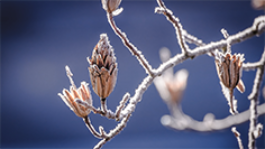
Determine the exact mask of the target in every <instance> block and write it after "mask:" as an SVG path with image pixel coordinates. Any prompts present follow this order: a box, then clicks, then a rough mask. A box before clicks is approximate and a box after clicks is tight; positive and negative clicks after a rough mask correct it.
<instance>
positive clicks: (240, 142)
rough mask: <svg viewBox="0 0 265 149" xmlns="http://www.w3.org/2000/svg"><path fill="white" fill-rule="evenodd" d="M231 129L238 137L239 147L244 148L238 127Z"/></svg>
mask: <svg viewBox="0 0 265 149" xmlns="http://www.w3.org/2000/svg"><path fill="white" fill-rule="evenodd" d="M231 131H232V132H233V133H234V135H235V137H236V139H237V142H238V146H239V149H244V146H243V144H242V140H241V138H240V133H239V132H238V131H237V130H236V127H232V129H231Z"/></svg>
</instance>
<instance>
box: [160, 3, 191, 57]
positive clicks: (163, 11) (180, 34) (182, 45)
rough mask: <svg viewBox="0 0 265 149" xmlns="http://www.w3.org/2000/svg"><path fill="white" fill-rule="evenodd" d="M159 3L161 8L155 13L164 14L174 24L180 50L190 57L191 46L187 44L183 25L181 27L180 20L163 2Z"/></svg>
mask: <svg viewBox="0 0 265 149" xmlns="http://www.w3.org/2000/svg"><path fill="white" fill-rule="evenodd" d="M157 3H158V5H159V7H157V8H156V9H155V12H156V13H160V14H164V15H165V16H166V18H167V20H168V21H170V22H171V23H172V24H173V26H174V28H175V30H176V35H177V40H178V43H179V45H180V48H181V50H182V53H184V54H185V55H189V46H188V45H187V44H186V42H185V39H184V35H183V34H184V33H183V32H184V31H183V28H182V25H181V23H180V21H179V19H178V18H176V17H175V16H174V15H173V13H172V11H170V10H169V9H167V8H166V6H165V4H164V3H163V1H161V0H157Z"/></svg>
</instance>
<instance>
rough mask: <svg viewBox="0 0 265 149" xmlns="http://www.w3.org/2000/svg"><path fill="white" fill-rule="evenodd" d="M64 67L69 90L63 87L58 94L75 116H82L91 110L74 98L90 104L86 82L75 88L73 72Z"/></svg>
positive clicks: (90, 98) (90, 99)
mask: <svg viewBox="0 0 265 149" xmlns="http://www.w3.org/2000/svg"><path fill="white" fill-rule="evenodd" d="M65 69H66V74H67V76H68V78H69V80H70V83H71V86H70V91H68V90H67V89H63V94H61V93H58V95H59V96H60V97H61V98H62V100H63V101H64V102H65V104H66V105H67V106H68V107H69V108H70V109H71V110H72V111H74V113H75V114H76V115H77V116H79V117H81V118H84V117H86V116H87V115H88V114H89V113H90V112H91V110H90V108H89V107H87V106H86V105H84V104H79V103H78V102H76V100H77V99H81V100H82V101H83V102H85V103H87V105H92V97H91V94H90V90H89V88H88V83H86V82H82V83H81V86H80V87H79V88H78V89H77V88H76V86H75V84H74V81H73V79H72V76H73V74H72V73H71V71H70V68H69V67H68V66H66V67H65Z"/></svg>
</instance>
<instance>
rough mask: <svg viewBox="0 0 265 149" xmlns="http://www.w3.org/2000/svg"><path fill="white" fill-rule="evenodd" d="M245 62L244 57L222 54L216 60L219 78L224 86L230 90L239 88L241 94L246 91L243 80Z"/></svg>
mask: <svg viewBox="0 0 265 149" xmlns="http://www.w3.org/2000/svg"><path fill="white" fill-rule="evenodd" d="M244 60H245V59H244V55H241V54H234V55H231V54H230V53H226V54H225V55H223V54H222V53H220V52H219V53H218V54H217V56H216V60H215V64H216V69H217V73H218V77H219V79H220V81H221V82H222V83H223V85H224V86H225V87H227V88H229V89H234V88H235V87H237V89H238V90H239V91H240V92H241V93H243V92H244V91H245V86H244V84H243V81H242V80H241V76H242V63H243V61H244Z"/></svg>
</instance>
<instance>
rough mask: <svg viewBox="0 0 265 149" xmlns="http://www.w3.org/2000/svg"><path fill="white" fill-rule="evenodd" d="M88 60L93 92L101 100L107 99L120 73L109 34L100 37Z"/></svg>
mask: <svg viewBox="0 0 265 149" xmlns="http://www.w3.org/2000/svg"><path fill="white" fill-rule="evenodd" d="M87 60H88V62H89V64H90V67H89V68H88V69H89V73H90V79H91V84H92V87H93V90H94V92H95V93H96V94H97V95H98V96H99V97H100V98H101V99H105V98H106V97H108V96H109V94H110V93H111V92H112V91H113V89H114V87H115V85H116V80H117V73H118V68H117V65H118V64H117V63H116V57H115V54H114V51H113V48H112V46H111V45H110V43H109V40H108V36H107V34H101V35H100V40H99V42H98V43H97V45H96V46H95V48H94V50H93V53H92V56H91V59H89V58H87Z"/></svg>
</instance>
